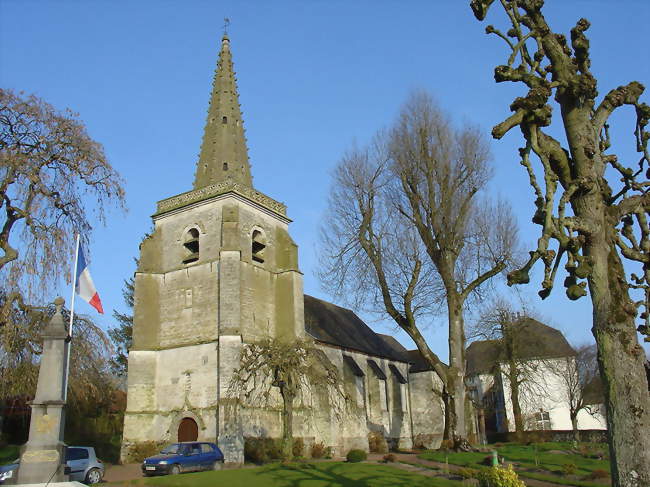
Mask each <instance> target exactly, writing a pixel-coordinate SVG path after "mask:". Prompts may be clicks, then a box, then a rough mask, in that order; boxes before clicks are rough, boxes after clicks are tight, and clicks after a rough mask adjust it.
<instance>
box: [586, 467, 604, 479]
mask: <svg viewBox="0 0 650 487" xmlns="http://www.w3.org/2000/svg"><path fill="white" fill-rule="evenodd" d="M608 477H609V472H608V471H607V470H603V469H600V468H597V469H596V470H594V471H593V472H591V473H590V474H589V475H587V476H586V477H585V478H584V480H598V479H606V478H608Z"/></svg>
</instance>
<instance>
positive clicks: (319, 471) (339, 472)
mask: <svg viewBox="0 0 650 487" xmlns="http://www.w3.org/2000/svg"><path fill="white" fill-rule="evenodd" d="M112 485H120V484H112ZM128 485H151V486H160V487H186V486H192V487H214V486H216V485H227V486H228V487H338V486H341V487H410V486H414V487H462V485H463V484H462V482H456V481H453V480H445V479H434V478H430V477H425V476H423V475H417V474H414V473H411V472H406V471H404V470H400V469H397V468H394V467H389V466H385V465H376V464H369V463H342V462H322V463H315V464H292V465H288V466H282V465H279V464H272V465H266V466H263V467H257V468H246V469H239V470H223V471H220V472H200V473H188V474H181V475H174V476H164V477H150V478H146V479H138V480H135V481H132V482H131V483H130V484H128Z"/></svg>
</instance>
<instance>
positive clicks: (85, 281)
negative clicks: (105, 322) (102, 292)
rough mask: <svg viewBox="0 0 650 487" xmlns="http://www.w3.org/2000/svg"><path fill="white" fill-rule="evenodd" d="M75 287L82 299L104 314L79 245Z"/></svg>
mask: <svg viewBox="0 0 650 487" xmlns="http://www.w3.org/2000/svg"><path fill="white" fill-rule="evenodd" d="M75 289H76V291H77V294H78V295H79V296H80V297H81V298H83V300H84V301H86V302H87V303H88V304H89V305H91V306H92V307H93V308H95V309H96V310H97V311H99V312H100V313H101V314H104V308H102V302H101V300H100V299H99V294H97V290H96V289H95V284H93V278H92V277H90V271H89V270H88V265H87V264H86V259H85V257H84V252H83V249H82V248H81V246H79V255H78V257H77V285H76V288H75Z"/></svg>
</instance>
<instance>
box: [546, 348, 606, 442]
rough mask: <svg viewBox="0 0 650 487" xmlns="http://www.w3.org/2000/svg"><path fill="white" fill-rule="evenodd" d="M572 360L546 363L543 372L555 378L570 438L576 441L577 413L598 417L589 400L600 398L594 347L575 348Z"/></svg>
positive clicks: (600, 392)
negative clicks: (558, 385)
mask: <svg viewBox="0 0 650 487" xmlns="http://www.w3.org/2000/svg"><path fill="white" fill-rule="evenodd" d="M575 350H576V354H575V356H573V357H565V358H564V360H561V361H548V363H547V364H546V366H547V368H548V369H549V370H550V371H551V372H552V373H553V374H554V375H555V376H556V377H558V378H559V381H560V384H561V385H562V390H563V393H562V394H561V400H562V401H563V402H564V403H565V404H567V406H568V407H569V416H570V417H571V427H572V429H573V437H574V439H575V440H576V441H580V431H579V430H578V413H580V411H585V412H587V413H589V414H592V415H596V414H598V413H600V409H599V407H598V406H597V405H595V404H593V403H592V401H591V400H590V399H592V397H593V396H600V395H602V383H601V381H600V377H599V371H598V361H597V358H596V355H597V350H596V346H595V345H581V346H579V347H577V348H576V349H575Z"/></svg>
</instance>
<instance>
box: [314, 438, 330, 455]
mask: <svg viewBox="0 0 650 487" xmlns="http://www.w3.org/2000/svg"><path fill="white" fill-rule="evenodd" d="M326 450H327V449H326V448H325V445H324V444H323V442H322V441H321V442H320V443H314V444H313V445H311V457H312V458H323V457H324V456H325V452H326Z"/></svg>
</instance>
